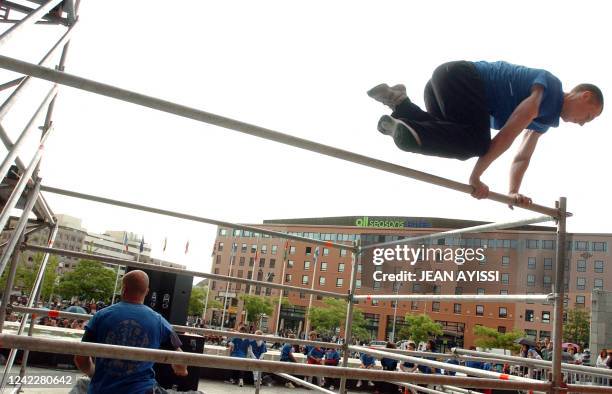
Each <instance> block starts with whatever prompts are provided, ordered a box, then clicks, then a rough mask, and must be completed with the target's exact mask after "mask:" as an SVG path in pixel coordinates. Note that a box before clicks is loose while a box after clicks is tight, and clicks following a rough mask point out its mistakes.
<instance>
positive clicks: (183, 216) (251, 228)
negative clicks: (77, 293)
mask: <svg viewBox="0 0 612 394" xmlns="http://www.w3.org/2000/svg"><path fill="white" fill-rule="evenodd" d="M41 190H42V191H45V192H49V193H54V194H61V195H63V196H68V197H74V198H80V199H83V200H90V201H96V202H101V203H104V204H109V205H115V206H118V207H123V208H129V209H136V210H139V211H144V212H151V213H156V214H158V215H164V216H171V217H175V218H179V219H185V220H191V221H194V222H200V223H206V224H213V225H216V226H221V227H229V228H234V229H241V230H247V231H253V232H257V233H261V234H267V235H273V236H275V237H279V238H285V239H291V240H294V241H300V242H308V243H312V244H315V245H323V246H326V247H329V248H336V249H348V250H354V247H353V245H344V244H339V243H335V242H330V241H321V240H318V239H314V238H307V237H300V236H297V235H291V234H287V233H283V232H280V231H273V230H267V229H264V228H260V227H255V226H248V225H244V224H238V223H230V222H224V221H221V220H216V219H209V218H205V217H201V216H194V215H189V214H186V213H180V212H174V211H168V210H166V209H159V208H153V207H149V206H146V205H140V204H134V203H130V202H125V201H119V200H113V199H110V198H105V197H99V196H94V195H91V194H84V193H79V192H74V191H70V190H64V189H59V188H56V187H51V186H41Z"/></svg>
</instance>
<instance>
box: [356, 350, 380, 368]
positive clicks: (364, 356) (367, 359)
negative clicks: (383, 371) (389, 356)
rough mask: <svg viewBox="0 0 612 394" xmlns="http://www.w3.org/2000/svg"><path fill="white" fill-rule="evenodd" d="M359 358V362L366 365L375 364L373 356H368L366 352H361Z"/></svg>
mask: <svg viewBox="0 0 612 394" xmlns="http://www.w3.org/2000/svg"><path fill="white" fill-rule="evenodd" d="M359 359H360V360H361V363H362V364H363V365H364V366H366V367H369V366H370V365H374V364H376V360H374V357H372V356H370V355H369V354H367V353H361V356H359Z"/></svg>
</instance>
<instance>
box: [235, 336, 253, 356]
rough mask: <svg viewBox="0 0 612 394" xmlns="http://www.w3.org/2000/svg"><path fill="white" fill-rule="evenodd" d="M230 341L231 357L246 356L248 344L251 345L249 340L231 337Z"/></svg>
mask: <svg viewBox="0 0 612 394" xmlns="http://www.w3.org/2000/svg"><path fill="white" fill-rule="evenodd" d="M230 342H231V343H232V345H233V346H232V352H231V353H230V356H231V357H240V358H245V357H246V356H247V352H248V350H249V345H251V341H250V340H248V339H245V338H232V340H231V341H230Z"/></svg>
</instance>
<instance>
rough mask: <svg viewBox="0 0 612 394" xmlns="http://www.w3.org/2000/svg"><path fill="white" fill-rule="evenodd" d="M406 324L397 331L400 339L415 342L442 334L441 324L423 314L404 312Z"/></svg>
mask: <svg viewBox="0 0 612 394" xmlns="http://www.w3.org/2000/svg"><path fill="white" fill-rule="evenodd" d="M405 322H406V325H405V326H404V327H402V329H401V330H400V331H399V333H398V338H400V339H412V340H413V341H414V342H415V343H417V344H418V343H421V342H424V341H427V340H428V339H430V338H431V337H436V336H438V335H442V334H443V331H442V325H441V324H440V323H436V322H434V321H433V320H431V318H430V317H429V316H427V315H425V314H421V315H411V314H409V313H408V314H406V318H405Z"/></svg>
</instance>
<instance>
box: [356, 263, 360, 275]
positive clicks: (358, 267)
mask: <svg viewBox="0 0 612 394" xmlns="http://www.w3.org/2000/svg"><path fill="white" fill-rule="evenodd" d="M357 273H358V274H360V273H361V263H359V264H357Z"/></svg>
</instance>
